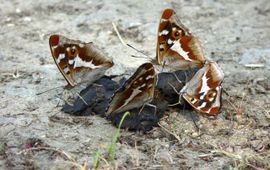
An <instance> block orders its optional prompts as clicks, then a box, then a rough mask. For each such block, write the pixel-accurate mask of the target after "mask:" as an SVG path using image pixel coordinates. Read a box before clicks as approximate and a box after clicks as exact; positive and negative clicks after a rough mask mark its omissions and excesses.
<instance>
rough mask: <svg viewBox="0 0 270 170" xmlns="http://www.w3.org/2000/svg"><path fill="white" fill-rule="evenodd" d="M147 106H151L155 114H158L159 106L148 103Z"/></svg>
mask: <svg viewBox="0 0 270 170" xmlns="http://www.w3.org/2000/svg"><path fill="white" fill-rule="evenodd" d="M146 105H147V106H150V107H153V108H154V109H155V114H157V106H155V105H153V104H150V103H147V104H146Z"/></svg>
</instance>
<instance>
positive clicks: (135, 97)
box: [106, 63, 157, 116]
mask: <svg viewBox="0 0 270 170" xmlns="http://www.w3.org/2000/svg"><path fill="white" fill-rule="evenodd" d="M156 79H157V78H156V74H155V69H154V67H153V65H152V64H151V63H145V64H143V65H141V66H140V67H139V68H138V69H137V71H136V72H135V73H134V74H133V75H132V76H131V77H130V78H129V79H128V80H127V81H126V82H125V83H124V85H123V86H122V87H121V88H119V89H118V90H117V91H116V92H115V94H114V95H113V97H112V99H111V101H110V104H109V107H108V109H107V112H106V115H107V116H109V115H110V114H112V113H119V112H124V111H127V110H131V109H133V108H138V107H140V106H142V105H144V104H146V103H148V102H150V101H151V100H152V98H153V95H154V88H155V84H156Z"/></svg>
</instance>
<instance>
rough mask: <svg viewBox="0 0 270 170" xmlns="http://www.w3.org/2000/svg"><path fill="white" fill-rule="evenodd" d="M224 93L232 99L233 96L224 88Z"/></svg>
mask: <svg viewBox="0 0 270 170" xmlns="http://www.w3.org/2000/svg"><path fill="white" fill-rule="evenodd" d="M223 92H224V93H225V94H226V95H227V96H229V97H231V95H230V94H229V93H228V92H227V91H226V90H225V89H224V88H223Z"/></svg>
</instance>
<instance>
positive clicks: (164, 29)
mask: <svg viewBox="0 0 270 170" xmlns="http://www.w3.org/2000/svg"><path fill="white" fill-rule="evenodd" d="M206 60H207V58H206V57H205V55H204V53H203V49H202V47H201V44H200V42H199V40H198V38H196V37H195V36H193V35H192V34H191V33H190V31H189V29H188V28H187V27H186V26H185V25H183V24H182V22H181V21H180V20H179V18H178V17H177V15H176V13H175V12H174V11H173V10H172V9H165V10H164V11H163V13H162V16H161V19H160V23H159V27H158V35H157V47H156V61H157V63H158V64H167V65H169V67H170V68H176V69H178V70H179V69H180V70H185V69H190V68H194V67H198V68H201V67H203V65H204V63H205V61H206Z"/></svg>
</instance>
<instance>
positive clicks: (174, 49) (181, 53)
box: [168, 41, 192, 61]
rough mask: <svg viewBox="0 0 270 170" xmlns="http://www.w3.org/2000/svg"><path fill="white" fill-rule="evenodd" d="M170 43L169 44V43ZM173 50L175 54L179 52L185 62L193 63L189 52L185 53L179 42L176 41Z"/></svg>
mask: <svg viewBox="0 0 270 170" xmlns="http://www.w3.org/2000/svg"><path fill="white" fill-rule="evenodd" d="M168 43H169V42H168ZM171 49H172V50H173V51H175V52H178V53H179V54H180V55H181V56H183V57H184V59H185V60H187V61H192V60H191V59H190V58H189V56H188V52H186V51H184V50H183V49H182V48H181V44H180V42H179V41H175V42H174V44H173V46H172V47H171Z"/></svg>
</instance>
